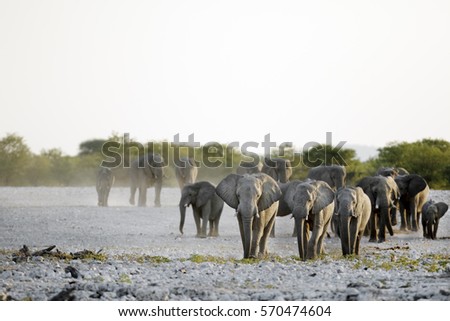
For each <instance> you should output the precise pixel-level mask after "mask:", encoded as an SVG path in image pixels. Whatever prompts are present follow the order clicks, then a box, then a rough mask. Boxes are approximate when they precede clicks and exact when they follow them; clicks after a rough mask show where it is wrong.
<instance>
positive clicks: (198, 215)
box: [192, 206, 206, 237]
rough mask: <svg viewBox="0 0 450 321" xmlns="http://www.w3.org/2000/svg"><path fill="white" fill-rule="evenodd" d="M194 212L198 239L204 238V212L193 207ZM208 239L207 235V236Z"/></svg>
mask: <svg viewBox="0 0 450 321" xmlns="http://www.w3.org/2000/svg"><path fill="white" fill-rule="evenodd" d="M192 210H193V213H194V221H195V227H196V228H197V234H196V237H202V236H201V235H202V220H201V217H202V212H201V209H199V208H197V207H196V206H192ZM205 237H206V235H205Z"/></svg>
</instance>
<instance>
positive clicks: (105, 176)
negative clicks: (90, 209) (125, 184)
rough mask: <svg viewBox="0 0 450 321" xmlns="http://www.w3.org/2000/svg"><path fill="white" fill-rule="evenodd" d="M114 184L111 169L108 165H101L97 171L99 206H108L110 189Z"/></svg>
mask: <svg viewBox="0 0 450 321" xmlns="http://www.w3.org/2000/svg"><path fill="white" fill-rule="evenodd" d="M113 184H114V175H113V173H112V171H111V169H109V168H106V167H100V170H99V171H98V173H97V184H96V189H97V194H98V206H108V197H109V191H110V190H111V187H112V185H113Z"/></svg>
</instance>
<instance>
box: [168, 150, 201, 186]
mask: <svg viewBox="0 0 450 321" xmlns="http://www.w3.org/2000/svg"><path fill="white" fill-rule="evenodd" d="M174 165H175V177H176V179H177V182H178V185H179V186H180V189H181V190H182V189H183V187H184V186H185V185H187V184H193V183H195V182H196V181H197V175H198V167H197V164H196V162H195V160H194V159H193V158H189V157H181V158H180V159H177V160H175V162H174Z"/></svg>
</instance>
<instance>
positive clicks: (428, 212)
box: [422, 200, 448, 240]
mask: <svg viewBox="0 0 450 321" xmlns="http://www.w3.org/2000/svg"><path fill="white" fill-rule="evenodd" d="M447 211H448V205H447V204H445V203H444V202H439V203H436V202H434V201H433V200H429V201H428V202H426V203H425V204H424V205H423V207H422V227H423V237H425V238H427V239H432V240H435V239H436V233H437V229H438V227H439V219H440V218H441V217H442V216H444V214H445V213H446V212H447Z"/></svg>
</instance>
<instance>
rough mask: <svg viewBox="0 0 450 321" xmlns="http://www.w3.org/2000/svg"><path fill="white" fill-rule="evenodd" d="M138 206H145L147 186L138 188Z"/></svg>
mask: <svg viewBox="0 0 450 321" xmlns="http://www.w3.org/2000/svg"><path fill="white" fill-rule="evenodd" d="M138 206H140V207H145V206H147V186H140V187H139V201H138Z"/></svg>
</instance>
